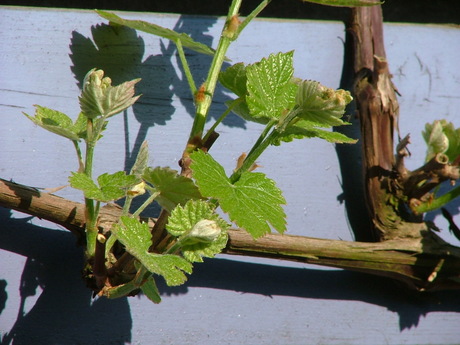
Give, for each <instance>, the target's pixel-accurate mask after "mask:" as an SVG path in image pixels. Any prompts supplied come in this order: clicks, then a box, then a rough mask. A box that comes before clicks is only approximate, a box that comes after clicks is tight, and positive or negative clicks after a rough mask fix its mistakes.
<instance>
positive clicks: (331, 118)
mask: <svg viewBox="0 0 460 345" xmlns="http://www.w3.org/2000/svg"><path fill="white" fill-rule="evenodd" d="M352 99H353V98H352V97H351V95H350V93H349V92H348V91H345V90H334V89H330V88H328V87H325V86H323V85H321V84H320V83H318V82H316V81H312V80H305V81H301V82H300V83H299V88H298V91H297V96H296V106H298V107H299V108H298V110H297V111H299V115H298V117H300V118H302V119H304V120H307V121H311V122H315V123H317V124H319V125H320V126H322V127H330V126H341V125H345V124H347V123H346V122H344V121H342V120H341V117H342V116H343V114H344V113H345V107H346V106H347V104H348V103H350V102H351V101H352Z"/></svg>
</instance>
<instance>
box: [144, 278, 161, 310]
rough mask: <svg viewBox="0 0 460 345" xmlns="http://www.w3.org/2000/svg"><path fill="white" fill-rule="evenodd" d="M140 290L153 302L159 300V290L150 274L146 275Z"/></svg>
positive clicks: (156, 302)
mask: <svg viewBox="0 0 460 345" xmlns="http://www.w3.org/2000/svg"><path fill="white" fill-rule="evenodd" d="M141 290H142V292H143V293H144V295H145V296H147V298H148V299H149V300H151V301H152V302H153V303H155V304H158V303H160V302H161V297H160V292H159V291H158V288H157V284H156V283H155V279H153V277H152V276H150V277H148V278H147V280H146V281H145V283H144V284H142V285H141Z"/></svg>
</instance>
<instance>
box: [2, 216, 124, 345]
mask: <svg viewBox="0 0 460 345" xmlns="http://www.w3.org/2000/svg"><path fill="white" fill-rule="evenodd" d="M31 218H32V217H27V218H22V219H14V218H12V217H11V211H10V210H7V209H5V208H0V221H1V224H2V227H3V231H0V248H1V249H3V250H7V251H10V252H12V253H16V254H19V255H22V256H24V257H26V258H27V260H26V263H25V265H24V269H23V272H22V275H21V281H20V287H19V294H20V301H19V308H18V313H17V317H16V321H15V323H14V325H13V326H12V328H11V329H10V330H9V332H8V333H4V334H2V338H1V339H0V344H1V345H7V344H12V343H14V344H15V345H21V344H24V345H27V344H88V345H91V344H94V345H96V344H108V343H110V344H125V343H126V342H130V341H131V328H132V319H131V313H130V308H129V304H128V301H127V298H121V299H117V300H113V301H112V300H107V299H97V300H92V298H91V291H90V290H89V289H87V288H86V287H85V284H84V282H83V279H82V277H81V274H80V272H81V270H82V265H83V250H82V248H81V247H78V246H77V245H76V237H75V236H74V235H73V234H72V233H70V232H68V231H59V230H51V229H45V228H41V227H38V226H35V225H32V224H31V223H29V221H30V219H31ZM1 282H3V281H1ZM7 283H8V282H7V281H5V283H3V285H4V286H5V287H6V285H7ZM40 291H41V293H40ZM38 294H39V297H38V298H37V299H36V301H35V303H34V305H33V307H32V308H31V309H30V310H28V311H27V310H26V304H27V300H28V298H30V297H32V296H35V295H38ZM0 300H1V301H3V302H2V303H3V304H7V302H8V296H7V295H6V291H5V292H2V293H1V294H0ZM13 303H14V302H13ZM0 312H1V310H0Z"/></svg>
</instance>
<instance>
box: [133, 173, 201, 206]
mask: <svg viewBox="0 0 460 345" xmlns="http://www.w3.org/2000/svg"><path fill="white" fill-rule="evenodd" d="M142 178H143V179H144V180H145V181H146V182H148V183H150V184H152V185H153V186H154V187H155V191H156V192H160V195H159V196H158V197H157V198H156V199H155V200H156V201H157V202H158V203H159V204H160V205H161V206H162V207H164V208H165V209H166V210H168V211H172V210H173V209H174V207H176V205H177V204H185V203H186V202H187V201H188V200H190V199H199V198H201V194H200V192H199V190H198V188H197V186H195V184H194V183H193V181H192V180H191V179H189V178H187V177H185V176H181V175H179V174H178V172H177V171H176V170H173V169H170V168H160V167H156V168H147V169H146V170H145V172H144V174H143V175H142Z"/></svg>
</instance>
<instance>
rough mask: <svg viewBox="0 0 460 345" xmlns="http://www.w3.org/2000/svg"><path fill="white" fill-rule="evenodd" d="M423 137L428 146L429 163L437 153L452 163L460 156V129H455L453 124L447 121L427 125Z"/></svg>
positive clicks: (427, 158) (427, 157)
mask: <svg viewBox="0 0 460 345" xmlns="http://www.w3.org/2000/svg"><path fill="white" fill-rule="evenodd" d="M422 135H423V138H424V139H425V142H426V144H427V146H428V148H427V154H426V160H427V161H429V160H430V159H431V158H433V157H434V156H435V155H436V154H437V153H444V154H445V155H446V156H447V157H448V158H449V161H450V162H452V161H454V160H455V159H456V158H457V157H458V156H459V155H460V128H457V129H455V127H454V124H453V123H451V122H447V121H446V120H436V121H434V122H433V123H432V124H430V123H427V124H426V125H425V130H424V131H423V132H422Z"/></svg>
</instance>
